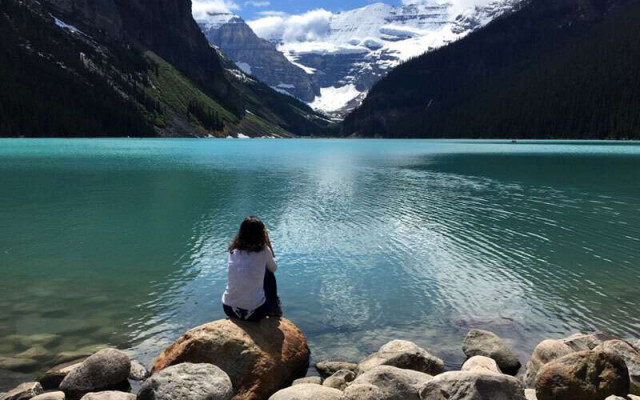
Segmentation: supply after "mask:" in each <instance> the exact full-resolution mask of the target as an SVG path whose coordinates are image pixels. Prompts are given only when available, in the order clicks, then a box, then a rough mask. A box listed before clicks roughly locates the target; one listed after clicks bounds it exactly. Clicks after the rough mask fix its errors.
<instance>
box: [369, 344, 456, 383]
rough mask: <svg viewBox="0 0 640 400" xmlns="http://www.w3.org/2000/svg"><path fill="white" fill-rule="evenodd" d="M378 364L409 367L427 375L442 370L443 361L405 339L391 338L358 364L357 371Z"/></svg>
mask: <svg viewBox="0 0 640 400" xmlns="http://www.w3.org/2000/svg"><path fill="white" fill-rule="evenodd" d="M379 365H390V366H393V367H398V368H404V369H411V370H414V371H419V372H424V373H425V374H429V375H437V374H439V373H441V372H443V371H444V362H443V361H442V360H441V359H439V358H438V357H436V356H434V355H432V354H431V353H429V352H428V351H427V350H425V349H423V348H421V347H419V346H418V345H416V344H415V343H412V342H409V341H406V340H393V341H391V342H389V343H387V344H385V345H384V346H382V347H380V350H378V352H377V353H374V354H372V355H370V356H369V357H367V358H365V359H364V360H362V361H361V362H360V363H359V364H358V371H359V372H361V373H362V372H366V371H369V370H370V369H372V368H374V367H377V366H379Z"/></svg>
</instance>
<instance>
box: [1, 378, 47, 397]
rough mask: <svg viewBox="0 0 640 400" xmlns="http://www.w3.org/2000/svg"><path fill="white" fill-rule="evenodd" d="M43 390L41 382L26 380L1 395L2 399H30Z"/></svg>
mask: <svg viewBox="0 0 640 400" xmlns="http://www.w3.org/2000/svg"><path fill="white" fill-rule="evenodd" d="M42 392H43V390H42V385H40V383H39V382H26V383H23V384H21V385H18V386H16V387H15V388H13V389H11V390H9V391H8V392H7V393H5V394H3V395H2V396H0V400H29V399H31V398H32V397H35V396H37V395H39V394H42Z"/></svg>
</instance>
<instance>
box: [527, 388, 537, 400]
mask: <svg viewBox="0 0 640 400" xmlns="http://www.w3.org/2000/svg"><path fill="white" fill-rule="evenodd" d="M524 397H525V398H526V399H527V400H538V396H536V391H535V389H525V390H524Z"/></svg>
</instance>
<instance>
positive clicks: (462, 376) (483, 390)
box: [420, 371, 526, 400]
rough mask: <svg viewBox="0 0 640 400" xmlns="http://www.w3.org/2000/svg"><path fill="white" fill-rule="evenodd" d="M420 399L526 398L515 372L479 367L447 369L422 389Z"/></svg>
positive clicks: (489, 399)
mask: <svg viewBox="0 0 640 400" xmlns="http://www.w3.org/2000/svg"><path fill="white" fill-rule="evenodd" d="M420 399H421V400H441V399H450V400H526V398H525V396H524V388H523V387H522V384H521V383H520V381H519V380H518V379H516V378H514V377H512V376H508V375H504V374H494V373H485V372H476V371H452V372H445V373H444V374H440V375H438V376H436V377H434V378H433V379H432V380H431V381H429V382H427V384H426V385H425V386H424V387H423V388H422V389H421V390H420Z"/></svg>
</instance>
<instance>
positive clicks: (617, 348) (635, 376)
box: [594, 340, 640, 395]
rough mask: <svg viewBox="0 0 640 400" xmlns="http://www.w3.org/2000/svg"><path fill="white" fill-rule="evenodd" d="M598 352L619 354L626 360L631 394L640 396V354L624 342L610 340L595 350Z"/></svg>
mask: <svg viewBox="0 0 640 400" xmlns="http://www.w3.org/2000/svg"><path fill="white" fill-rule="evenodd" d="M598 350H600V351H606V352H610V353H614V354H617V355H618V356H620V357H621V358H622V359H623V360H624V362H625V364H627V368H628V369H629V380H630V385H631V386H630V388H629V393H630V394H635V395H640V352H639V351H638V350H636V349H635V348H634V347H633V346H631V345H630V344H629V343H627V342H625V341H624V340H609V341H607V342H604V343H602V344H599V345H598V346H597V347H596V348H595V349H594V351H598Z"/></svg>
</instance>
